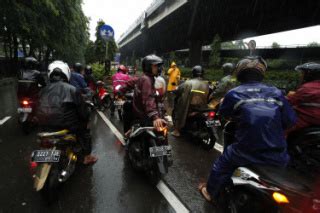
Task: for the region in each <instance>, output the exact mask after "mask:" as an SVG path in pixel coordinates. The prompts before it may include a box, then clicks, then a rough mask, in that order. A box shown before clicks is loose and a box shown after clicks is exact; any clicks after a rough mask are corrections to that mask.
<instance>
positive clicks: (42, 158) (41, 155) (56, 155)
mask: <svg viewBox="0 0 320 213" xmlns="http://www.w3.org/2000/svg"><path fill="white" fill-rule="evenodd" d="M60 154H61V151H60V150H36V151H33V152H32V160H33V161H34V162H38V163H55V162H59V159H60Z"/></svg>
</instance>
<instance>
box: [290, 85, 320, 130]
mask: <svg viewBox="0 0 320 213" xmlns="http://www.w3.org/2000/svg"><path fill="white" fill-rule="evenodd" d="M288 100H289V102H290V103H291V104H292V106H293V107H294V109H295V110H296V112H297V115H298V121H297V123H296V128H295V130H297V129H301V128H305V127H308V126H313V125H320V80H317V81H311V82H307V83H305V84H303V85H301V87H300V88H298V90H297V91H296V93H295V94H293V95H290V96H288Z"/></svg>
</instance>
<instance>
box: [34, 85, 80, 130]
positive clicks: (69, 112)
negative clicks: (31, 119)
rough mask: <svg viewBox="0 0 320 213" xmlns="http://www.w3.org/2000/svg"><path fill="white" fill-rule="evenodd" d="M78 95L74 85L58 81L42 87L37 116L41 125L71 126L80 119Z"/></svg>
mask: <svg viewBox="0 0 320 213" xmlns="http://www.w3.org/2000/svg"><path fill="white" fill-rule="evenodd" d="M79 98H80V97H79V96H78V94H77V90H76V88H75V87H74V86H72V85H70V84H68V83H66V82H63V81H58V82H54V83H51V84H49V85H47V86H46V87H44V88H43V89H42V90H41V92H40V97H39V104H38V109H37V117H38V119H39V123H40V124H41V125H43V126H49V127H57V128H71V127H72V126H75V125H77V123H79V121H80V119H79V118H80V117H79V113H78V109H77V107H78V103H79Z"/></svg>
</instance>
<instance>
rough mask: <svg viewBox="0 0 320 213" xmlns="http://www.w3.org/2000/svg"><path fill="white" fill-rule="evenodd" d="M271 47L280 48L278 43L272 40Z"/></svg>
mask: <svg viewBox="0 0 320 213" xmlns="http://www.w3.org/2000/svg"><path fill="white" fill-rule="evenodd" d="M271 47H272V48H274V49H276V48H280V44H278V43H277V42H273V43H272V44H271Z"/></svg>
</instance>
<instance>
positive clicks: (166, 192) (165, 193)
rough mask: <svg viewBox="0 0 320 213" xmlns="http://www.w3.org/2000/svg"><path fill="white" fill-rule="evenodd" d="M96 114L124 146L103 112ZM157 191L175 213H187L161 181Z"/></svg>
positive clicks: (123, 142)
mask: <svg viewBox="0 0 320 213" xmlns="http://www.w3.org/2000/svg"><path fill="white" fill-rule="evenodd" d="M97 112H98V114H99V115H100V117H101V118H102V120H103V121H104V122H105V123H106V125H107V126H108V127H109V128H110V129H111V131H112V132H113V133H114V134H115V136H116V137H117V138H118V140H119V141H120V142H121V143H122V144H123V145H124V144H125V141H124V139H123V136H122V134H121V133H120V132H119V130H118V129H117V128H116V127H115V126H114V125H113V124H112V122H111V121H110V120H109V119H108V118H107V117H106V116H105V114H103V112H101V111H98V110H97ZM157 189H158V190H159V191H160V193H161V194H162V195H163V196H164V198H165V199H166V200H167V201H168V203H170V205H171V206H172V208H173V209H174V210H175V211H176V212H177V213H180V212H181V213H185V212H189V210H188V209H187V207H185V205H184V204H183V203H182V202H181V201H180V200H179V198H178V197H177V196H175V194H174V193H173V192H172V191H171V190H170V189H169V187H168V186H167V185H166V184H165V183H164V182H163V181H162V180H160V181H159V183H158V184H157Z"/></svg>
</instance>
